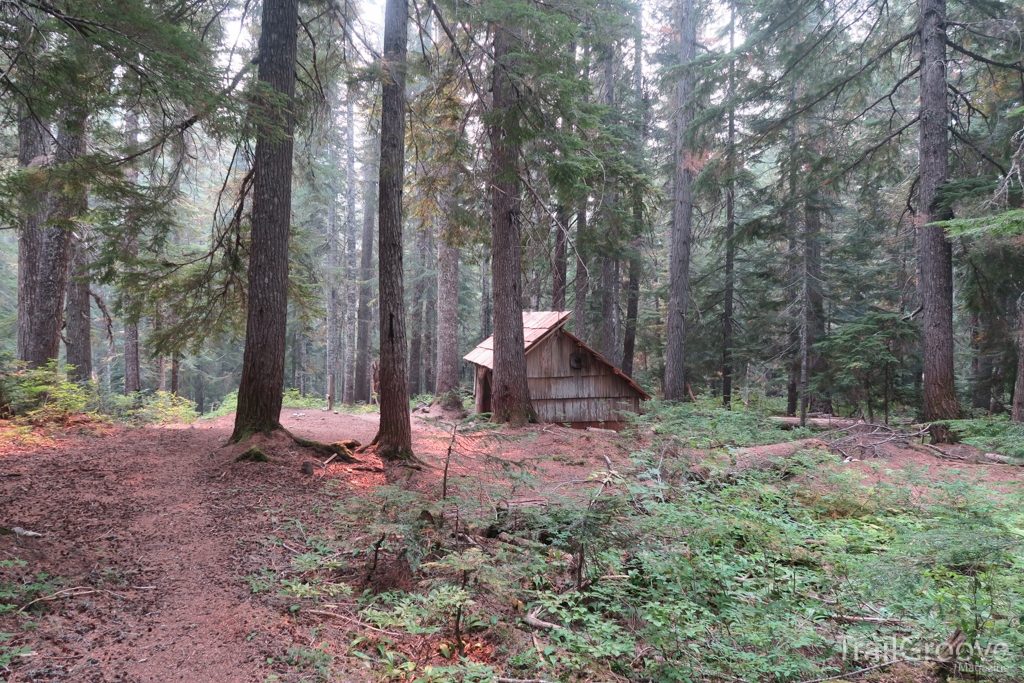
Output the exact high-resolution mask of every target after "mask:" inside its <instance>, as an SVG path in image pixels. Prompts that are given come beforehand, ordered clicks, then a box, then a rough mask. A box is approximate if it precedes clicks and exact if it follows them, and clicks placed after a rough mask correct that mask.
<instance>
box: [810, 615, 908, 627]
mask: <svg viewBox="0 0 1024 683" xmlns="http://www.w3.org/2000/svg"><path fill="white" fill-rule="evenodd" d="M829 619H831V620H832V621H838V622H839V623H841V624H879V625H881V626H907V625H908V624H907V622H905V621H902V620H901V619H888V618H886V617H858V616H854V615H852V614H833V615H832V616H830V617H829Z"/></svg>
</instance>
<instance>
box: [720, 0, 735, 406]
mask: <svg viewBox="0 0 1024 683" xmlns="http://www.w3.org/2000/svg"><path fill="white" fill-rule="evenodd" d="M735 13H736V8H735V7H734V6H732V5H731V4H730V6H729V52H730V53H731V52H732V51H733V50H734V49H735V37H736V14H735ZM735 68H736V65H735V63H734V62H732V61H730V62H729V97H730V99H731V98H732V97H733V95H734V86H735ZM727 144H728V150H727V153H728V163H727V165H726V166H727V168H726V172H727V173H728V174H729V179H728V181H727V182H726V186H725V235H724V237H725V291H724V292H723V293H722V406H723V407H724V408H725V409H726V410H729V409H731V408H732V372H733V362H732V346H733V341H732V323H733V299H734V298H735V289H736V273H735V270H736V245H735V243H734V242H733V236H734V235H735V233H736V181H735V176H736V112H735V110H734V109H733V108H732V105H731V104H730V106H729V139H728V143H727Z"/></svg>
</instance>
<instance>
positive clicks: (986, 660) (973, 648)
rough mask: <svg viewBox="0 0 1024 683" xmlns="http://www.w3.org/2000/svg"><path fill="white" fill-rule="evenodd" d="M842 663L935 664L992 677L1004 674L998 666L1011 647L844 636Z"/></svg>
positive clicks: (962, 642)
mask: <svg viewBox="0 0 1024 683" xmlns="http://www.w3.org/2000/svg"><path fill="white" fill-rule="evenodd" d="M839 642H840V643H841V644H842V648H843V659H844V660H848V661H855V662H868V663H871V664H894V663H896V662H934V663H936V664H945V665H947V666H948V667H949V668H950V669H951V670H952V671H953V672H955V673H970V674H974V673H977V674H981V673H987V674H993V673H1002V672H1003V671H1004V669H1003V667H1001V664H1002V663H1003V662H1005V661H1006V659H1007V658H1008V657H1009V656H1010V646H1009V645H1007V644H1006V643H1001V642H989V643H985V644H982V643H980V642H978V641H977V640H975V641H974V642H973V643H972V642H968V641H967V640H966V639H963V638H962V637H961V638H956V639H948V640H944V641H928V640H914V639H911V638H896V637H895V636H893V637H891V638H888V639H871V638H852V637H849V636H843V637H841V638H840V639H839Z"/></svg>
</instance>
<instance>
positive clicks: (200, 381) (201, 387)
mask: <svg viewBox="0 0 1024 683" xmlns="http://www.w3.org/2000/svg"><path fill="white" fill-rule="evenodd" d="M204 380H205V377H203V365H202V363H201V362H200V360H199V359H198V358H197V359H196V376H195V377H193V378H192V388H193V390H194V391H195V399H196V412H197V413H199V414H200V415H202V414H203V413H205V412H206V385H205V383H204Z"/></svg>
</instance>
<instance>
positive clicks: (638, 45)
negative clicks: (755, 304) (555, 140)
mask: <svg viewBox="0 0 1024 683" xmlns="http://www.w3.org/2000/svg"><path fill="white" fill-rule="evenodd" d="M643 39H644V32H643V11H642V8H640V7H639V6H638V7H637V13H636V17H635V19H634V34H633V92H634V96H635V97H636V101H637V104H638V115H637V117H636V118H637V120H636V130H637V141H638V146H637V161H636V163H637V170H642V169H643V166H644V149H645V147H646V144H647V100H646V98H645V97H644V89H643V86H644V80H643V55H644V50H643ZM632 204H633V206H632V211H633V237H634V240H633V244H631V245H630V250H631V253H630V257H629V275H628V278H629V282H628V284H627V285H626V324H625V326H624V328H623V335H622V372H624V373H625V374H626V376H628V377H632V376H633V355H634V349H635V347H636V323H637V318H638V316H639V313H640V310H639V309H640V275H641V273H642V269H643V262H642V261H641V255H640V246H641V242H642V240H643V234H644V197H643V193H642V192H641V191H640V189H639V187H634V188H633V190H632Z"/></svg>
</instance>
